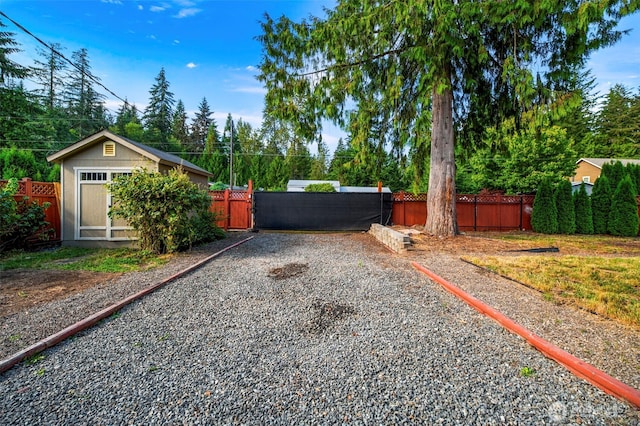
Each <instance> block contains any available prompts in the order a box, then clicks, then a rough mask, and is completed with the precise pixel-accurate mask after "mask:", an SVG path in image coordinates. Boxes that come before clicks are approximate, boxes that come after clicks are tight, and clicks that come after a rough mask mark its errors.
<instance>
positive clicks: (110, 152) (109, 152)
mask: <svg viewBox="0 0 640 426" xmlns="http://www.w3.org/2000/svg"><path fill="white" fill-rule="evenodd" d="M102 155H103V156H104V157H115V156H116V144H115V143H114V142H105V143H104V144H102Z"/></svg>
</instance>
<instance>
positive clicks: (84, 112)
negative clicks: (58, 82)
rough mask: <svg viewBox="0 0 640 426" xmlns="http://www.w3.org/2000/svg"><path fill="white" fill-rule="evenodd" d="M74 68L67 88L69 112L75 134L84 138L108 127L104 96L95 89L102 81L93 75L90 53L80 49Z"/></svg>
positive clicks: (75, 55)
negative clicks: (96, 84)
mask: <svg viewBox="0 0 640 426" xmlns="http://www.w3.org/2000/svg"><path fill="white" fill-rule="evenodd" d="M72 60H73V63H74V67H72V68H71V72H70V73H69V79H70V82H69V84H68V85H67V87H66V93H65V99H66V103H67V111H68V113H69V116H70V119H71V120H72V124H73V133H74V135H75V136H76V137H77V138H83V137H85V136H87V135H90V134H92V133H95V132H97V131H98V130H101V129H105V128H107V127H108V124H109V123H108V119H107V115H106V111H105V109H104V95H102V94H100V93H98V92H97V91H96V90H95V89H94V87H93V86H94V84H95V83H96V82H99V81H100V79H99V78H98V77H95V76H93V75H92V74H91V64H90V63H89V53H88V52H87V49H84V48H82V49H80V50H77V51H75V52H73V54H72Z"/></svg>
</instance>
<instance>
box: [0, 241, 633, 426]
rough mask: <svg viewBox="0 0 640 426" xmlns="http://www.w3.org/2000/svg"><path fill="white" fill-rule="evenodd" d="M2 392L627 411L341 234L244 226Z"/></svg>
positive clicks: (199, 408)
mask: <svg viewBox="0 0 640 426" xmlns="http://www.w3.org/2000/svg"><path fill="white" fill-rule="evenodd" d="M525 367H526V368H527V369H529V370H531V371H534V374H532V375H530V376H523V375H522V374H521V373H522V372H523V369H524V368H525ZM0 397H1V399H2V404H1V405H0V424H91V425H94V424H342V423H356V424H396V423H405V424H482V425H491V424H496V425H498V424H499V425H502V424H603V425H605V424H637V423H638V419H639V417H638V415H637V414H638V413H637V412H636V411H635V410H633V409H632V408H630V407H629V406H628V405H626V404H624V403H622V402H620V401H618V400H616V399H614V398H612V397H610V396H608V395H606V394H604V393H602V392H601V391H599V390H598V389H596V388H594V387H593V386H591V385H590V384H588V383H586V382H584V381H582V380H580V379H578V378H576V377H575V376H573V375H572V374H571V373H569V372H568V371H567V370H565V369H564V368H563V367H561V366H559V365H557V364H556V363H554V362H552V361H550V360H548V359H546V358H545V357H544V356H543V355H541V354H540V353H538V352H537V351H535V350H534V349H533V348H531V347H530V346H528V345H527V344H526V343H525V342H524V341H523V340H522V339H520V338H518V337H517V336H514V335H512V334H510V333H508V332H507V331H505V330H504V329H502V328H501V327H500V326H499V325H498V324H496V323H494V322H493V321H491V320H489V319H487V318H485V317H483V316H482V315H480V314H478V313H477V312H476V311H474V310H473V309H471V308H469V307H467V306H466V305H465V304H464V303H462V302H460V301H458V300H457V299H456V298H455V297H454V296H452V295H450V294H448V293H446V292H444V291H443V290H442V289H441V288H440V287H439V286H437V285H436V284H434V283H432V282H430V281H429V280H428V279H427V278H426V277H424V276H423V275H421V274H419V273H418V272H416V271H414V270H413V269H412V268H411V267H410V266H409V265H408V262H407V260H406V259H403V258H402V257H398V256H392V255H390V253H389V252H388V251H386V250H385V249H382V248H381V247H380V246H379V245H378V244H377V243H376V242H375V241H374V240H373V239H372V238H371V237H369V236H367V235H355V236H354V235H347V234H334V235H327V234H314V235H303V234H263V233H260V234H257V235H256V238H255V239H253V240H251V241H249V242H247V243H245V244H244V245H242V246H240V247H237V248H235V249H233V250H232V251H230V252H227V253H226V254H224V255H223V256H222V257H220V258H218V259H215V260H213V261H211V262H210V263H208V264H207V265H205V266H204V267H202V268H201V269H199V270H197V271H195V272H193V273H191V274H189V275H188V276H185V277H184V278H181V279H179V280H177V281H175V282H174V283H172V284H170V285H168V286H167V287H164V288H162V289H160V290H159V291H157V292H155V293H153V294H151V295H149V296H147V297H145V298H143V299H142V300H140V301H139V302H136V303H134V304H132V305H130V306H128V307H126V308H124V309H123V310H122V311H121V312H120V313H119V315H117V316H115V317H113V318H111V319H109V320H107V321H104V322H103V323H102V324H100V325H98V326H96V327H94V328H92V329H90V330H87V331H85V332H83V333H81V334H80V335H78V336H77V337H75V338H73V339H71V340H68V341H67V342H65V343H63V344H60V345H58V346H57V347H55V348H52V349H50V350H47V351H46V352H44V359H41V360H39V361H38V362H36V363H34V364H32V365H27V364H26V363H25V364H21V365H19V366H17V367H15V368H13V369H12V370H9V371H8V372H6V373H4V374H2V375H1V376H0Z"/></svg>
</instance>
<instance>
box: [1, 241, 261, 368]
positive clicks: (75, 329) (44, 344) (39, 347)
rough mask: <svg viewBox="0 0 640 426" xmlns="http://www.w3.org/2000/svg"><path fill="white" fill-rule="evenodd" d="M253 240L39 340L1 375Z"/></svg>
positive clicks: (5, 365) (8, 360)
mask: <svg viewBox="0 0 640 426" xmlns="http://www.w3.org/2000/svg"><path fill="white" fill-rule="evenodd" d="M251 239H253V236H250V237H247V238H245V239H243V240H240V241H237V242H235V243H233V244H231V245H230V246H227V247H225V248H223V249H221V250H219V251H217V252H215V253H213V254H212V255H210V256H207V257H205V258H204V259H201V260H199V261H198V262H196V263H194V264H192V265H190V266H188V267H187V268H185V269H183V270H181V271H179V272H176V273H175V274H173V275H171V276H170V277H168V278H165V279H163V280H162V281H159V282H157V283H155V284H152V285H150V286H149V287H146V288H144V289H142V290H140V291H138V292H136V293H134V294H131V295H129V296H127V297H125V298H124V299H121V300H119V301H117V302H115V303H114V304H112V305H110V306H108V307H106V308H104V309H101V310H100V311H98V312H96V313H94V314H91V315H89V316H87V317H85V318H83V319H81V320H80V321H77V322H76V323H74V324H72V325H70V326H68V327H65V328H64V329H62V330H60V331H58V332H57V333H54V334H52V335H50V336H47V337H45V338H44V339H41V340H39V341H38V342H36V343H34V344H33V345H31V346H29V347H27V348H25V349H22V350H20V351H18V352H16V353H14V354H13V355H11V356H9V357H7V358H5V359H3V360H2V361H0V374H1V373H4V372H5V371H7V370H9V369H10V368H11V367H13V366H14V365H16V364H18V363H20V362H21V361H23V360H24V359H26V358H28V357H30V356H33V355H36V354H37V353H39V352H42V351H44V350H46V349H48V348H51V347H53V346H55V345H57V344H58V343H60V342H63V341H64V340H66V339H68V338H69V337H71V336H73V335H75V334H77V333H79V332H81V331H83V330H86V329H87V328H89V327H91V326H93V325H95V324H97V323H98V322H100V321H102V320H103V319H105V318H107V317H109V316H110V315H112V314H114V313H115V312H118V311H119V310H120V309H122V308H124V307H125V306H127V305H128V304H130V303H132V302H134V301H136V300H138V299H140V298H142V297H144V296H146V295H147V294H150V293H153V292H154V291H156V290H158V289H159V288H161V287H163V286H165V285H167V284H169V283H170V282H172V281H174V280H176V279H178V278H180V277H182V276H184V275H186V274H188V273H190V272H193V271H194V270H196V269H198V268H200V267H201V266H203V265H204V264H206V263H207V262H209V261H210V260H212V259H215V258H216V257H218V256H220V255H221V254H223V253H224V252H226V251H228V250H231V249H232V248H234V247H237V246H239V245H241V244H244V243H246V242H247V241H249V240H251Z"/></svg>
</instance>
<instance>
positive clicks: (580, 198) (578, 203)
mask: <svg viewBox="0 0 640 426" xmlns="http://www.w3.org/2000/svg"><path fill="white" fill-rule="evenodd" d="M573 201H574V207H575V213H576V233H578V234H584V235H591V234H593V210H592V209H591V198H589V195H588V194H587V190H586V189H585V186H584V182H583V183H582V184H580V189H579V190H578V192H576V194H575V196H574V197H573Z"/></svg>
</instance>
